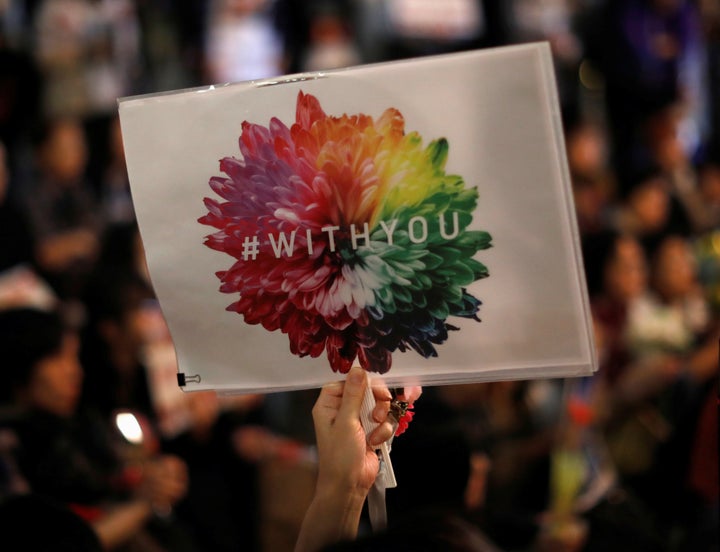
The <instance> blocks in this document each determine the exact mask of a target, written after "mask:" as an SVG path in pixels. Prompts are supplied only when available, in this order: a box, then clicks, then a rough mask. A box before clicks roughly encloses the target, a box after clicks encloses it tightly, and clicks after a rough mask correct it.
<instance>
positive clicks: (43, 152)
mask: <svg viewBox="0 0 720 552" xmlns="http://www.w3.org/2000/svg"><path fill="white" fill-rule="evenodd" d="M37 142H38V154H39V158H40V165H41V168H42V170H43V172H44V174H45V175H47V176H48V177H49V178H51V179H53V180H54V181H57V182H60V183H75V182H76V181H78V180H79V179H80V178H82V176H83V174H84V172H85V169H86V166H87V158H88V151H87V142H86V138H85V131H84V130H83V127H82V125H81V124H80V122H79V121H77V120H75V119H69V118H68V119H57V120H53V121H49V122H47V123H46V124H45V125H44V126H43V127H42V128H41V129H40V132H39V135H38V137H37Z"/></svg>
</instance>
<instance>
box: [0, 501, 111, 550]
mask: <svg viewBox="0 0 720 552" xmlns="http://www.w3.org/2000/svg"><path fill="white" fill-rule="evenodd" d="M28 527H38V528H41V529H42V530H36V531H32V530H30V531H28ZM0 532H1V533H2V544H3V550H5V551H6V552H24V551H26V550H53V551H55V552H101V551H102V550H103V547H102V545H101V543H100V541H99V540H98V537H97V535H96V534H95V532H94V531H93V530H92V528H91V526H90V525H89V524H88V523H87V522H86V521H85V520H83V519H82V518H81V517H80V516H78V515H77V514H75V513H74V512H73V511H72V510H70V509H69V508H67V507H66V506H64V505H62V504H58V503H56V502H55V501H53V500H49V499H47V498H46V497H42V496H37V495H33V494H22V495H13V496H11V497H8V498H7V499H5V500H0Z"/></svg>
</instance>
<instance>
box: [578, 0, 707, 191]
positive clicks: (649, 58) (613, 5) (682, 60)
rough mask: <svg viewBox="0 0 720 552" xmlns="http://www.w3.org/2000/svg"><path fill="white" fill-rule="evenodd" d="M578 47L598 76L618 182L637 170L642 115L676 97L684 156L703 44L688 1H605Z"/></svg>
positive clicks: (695, 141) (698, 95)
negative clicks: (683, 109) (680, 108)
mask: <svg viewBox="0 0 720 552" xmlns="http://www.w3.org/2000/svg"><path fill="white" fill-rule="evenodd" d="M587 29H588V32H587V33H586V35H585V49H586V52H587V55H588V58H589V59H591V60H593V61H594V62H595V63H596V64H597V66H598V68H599V69H600V71H601V73H602V74H603V76H604V79H605V103H606V109H607V117H608V123H609V125H610V131H611V136H612V142H611V143H612V147H613V152H612V156H613V164H614V166H615V169H616V171H617V173H618V180H619V185H620V187H621V189H623V190H626V189H627V187H628V186H631V185H632V178H633V175H634V174H635V173H636V171H638V170H640V169H642V167H643V164H644V163H645V160H644V159H643V147H642V142H643V139H642V132H643V125H644V124H645V121H647V119H648V117H650V116H651V115H653V114H654V113H657V112H658V111H660V110H662V109H663V108H665V107H666V106H668V105H670V104H673V103H675V102H677V101H683V102H685V104H686V105H687V112H686V113H687V115H686V117H685V124H686V129H687V131H686V133H685V136H686V137H687V142H686V144H685V147H686V148H687V152H688V155H691V156H692V155H693V154H694V151H695V150H697V148H698V147H699V145H700V140H701V139H702V130H701V129H700V128H699V125H700V124H701V122H702V121H703V119H704V109H705V107H704V103H703V100H702V90H703V85H702V65H703V59H704V43H703V36H702V29H701V26H700V19H699V15H698V11H697V7H696V5H695V3H694V2H693V1H692V0H629V1H627V0H610V1H608V2H606V3H604V4H602V7H601V8H600V9H599V10H598V11H597V14H596V15H595V16H594V18H593V19H592V20H591V21H590V23H589V24H588V25H587Z"/></svg>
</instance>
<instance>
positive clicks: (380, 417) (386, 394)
mask: <svg viewBox="0 0 720 552" xmlns="http://www.w3.org/2000/svg"><path fill="white" fill-rule="evenodd" d="M370 385H371V386H372V391H373V396H374V397H375V407H374V408H373V411H372V419H373V420H374V421H376V422H384V421H385V420H386V419H387V416H388V412H389V411H390V402H391V401H392V395H391V394H390V390H389V389H388V388H387V385H386V384H385V382H384V381H383V380H382V379H377V378H376V379H373V380H371V381H370Z"/></svg>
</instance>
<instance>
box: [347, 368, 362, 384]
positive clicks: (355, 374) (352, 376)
mask: <svg viewBox="0 0 720 552" xmlns="http://www.w3.org/2000/svg"><path fill="white" fill-rule="evenodd" d="M364 379H365V371H364V370H363V369H362V368H359V367H357V366H354V367H353V368H352V369H351V370H350V372H348V376H347V380H348V382H350V383H352V384H353V385H359V384H361V383H362V382H363V380H364Z"/></svg>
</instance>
